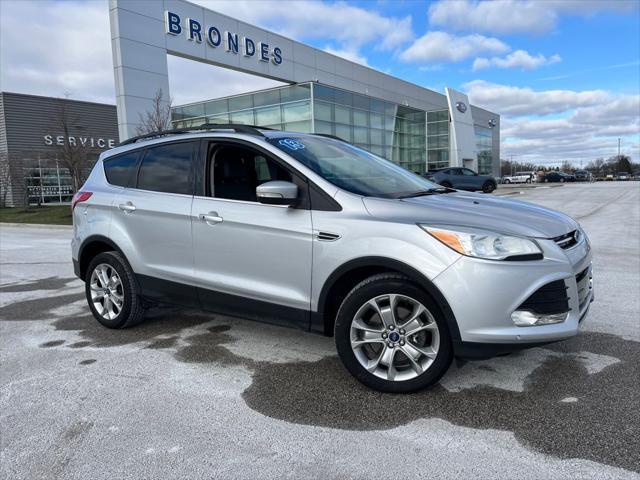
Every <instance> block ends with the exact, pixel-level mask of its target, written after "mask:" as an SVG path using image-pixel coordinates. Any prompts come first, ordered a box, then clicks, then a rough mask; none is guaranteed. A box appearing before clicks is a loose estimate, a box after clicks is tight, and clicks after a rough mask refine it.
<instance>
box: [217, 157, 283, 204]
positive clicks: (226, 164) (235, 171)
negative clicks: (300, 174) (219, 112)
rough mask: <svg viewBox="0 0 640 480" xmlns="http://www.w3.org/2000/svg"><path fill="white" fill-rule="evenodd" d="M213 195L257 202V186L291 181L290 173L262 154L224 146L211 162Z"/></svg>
mask: <svg viewBox="0 0 640 480" xmlns="http://www.w3.org/2000/svg"><path fill="white" fill-rule="evenodd" d="M210 166H211V167H210V168H211V171H210V178H211V193H212V196H214V197H216V198H228V199H231V200H245V201H248V202H256V201H257V198H256V187H257V186H258V185H261V184H263V183H264V182H269V181H271V180H286V181H288V182H291V181H292V177H291V173H289V172H288V171H287V170H285V169H284V168H282V167H281V166H280V165H278V164H277V163H276V162H274V161H273V160H271V159H269V158H267V157H265V156H264V155H262V154H261V153H260V152H257V151H255V150H252V149H250V148H246V147H240V146H238V147H236V146H222V147H219V148H218V149H217V150H215V151H214V153H213V157H212V159H211V161H210Z"/></svg>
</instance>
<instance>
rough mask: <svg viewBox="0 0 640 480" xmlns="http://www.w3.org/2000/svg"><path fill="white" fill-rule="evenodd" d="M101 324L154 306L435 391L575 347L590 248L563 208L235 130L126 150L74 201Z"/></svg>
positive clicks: (325, 140)
mask: <svg viewBox="0 0 640 480" xmlns="http://www.w3.org/2000/svg"><path fill="white" fill-rule="evenodd" d="M73 222H74V238H73V242H72V253H73V262H74V266H75V272H76V274H77V275H78V276H79V277H80V278H81V279H82V280H84V281H85V284H86V296H87V300H88V303H89V307H90V309H91V311H92V313H93V315H94V316H95V318H96V319H97V320H98V321H99V322H100V323H101V324H102V325H104V326H106V327H109V328H125V327H130V326H133V325H135V324H136V323H138V322H140V321H141V320H142V318H143V316H144V312H145V310H146V309H147V308H149V307H151V306H153V305H154V304H156V303H160V302H161V303H172V304H178V305H184V306H186V307H197V308H203V309H210V310H212V311H215V312H219V313H223V314H229V315H233V316H239V317H244V318H252V319H255V320H260V321H265V322H272V323H276V324H286V325H293V326H296V327H298V328H301V329H304V330H310V331H314V332H319V333H323V334H325V335H333V336H334V337H335V343H336V347H337V351H338V355H339V356H340V359H341V360H342V362H343V363H344V366H345V367H346V368H347V369H348V370H349V372H351V373H352V374H353V376H355V377H356V378H357V379H358V380H359V381H361V382H362V383H364V384H366V385H368V386H369V387H372V388H375V389H378V390H382V391H390V392H410V391H415V390H418V389H421V388H424V387H427V386H429V385H432V384H434V383H435V382H437V380H438V379H439V378H440V377H441V376H442V375H443V374H444V373H445V372H446V370H447V368H448V367H449V365H450V364H451V361H452V359H453V357H454V356H459V357H465V358H487V357H489V356H492V355H496V354H499V353H503V352H508V351H512V350H515V349H520V348H524V347H531V346H537V345H541V344H544V343H548V342H553V341H557V340H562V339H566V338H568V337H572V336H574V335H576V333H577V331H578V328H579V324H580V322H581V321H582V320H583V318H584V317H585V315H586V313H587V310H588V308H589V304H590V302H591V301H592V299H593V293H592V279H591V253H590V246H589V242H588V240H587V238H586V236H585V234H584V233H583V232H582V230H581V229H580V227H579V225H578V224H577V223H576V222H575V221H574V220H572V219H571V218H569V217H567V216H566V215H564V214H562V213H558V212H555V211H551V210H547V209H545V208H542V207H539V206H535V205H531V204H528V203H524V202H519V201H514V200H506V199H501V198H493V197H487V196H486V195H482V194H474V193H463V192H458V191H456V190H453V189H450V188H443V187H441V186H439V185H436V184H434V183H431V182H429V181H428V180H426V179H424V178H422V177H420V176H419V175H416V174H414V173H411V172H409V171H407V170H405V169H403V168H401V167H399V166H397V165H395V164H393V163H392V162H390V161H387V160H384V159H382V158H380V157H377V156H375V155H373V154H371V153H369V152H367V151H365V150H362V149H360V148H358V147H356V146H354V145H350V144H348V143H345V142H343V141H341V140H339V139H337V138H332V137H329V136H322V135H311V134H299V133H286V132H280V131H270V130H266V129H259V128H253V127H248V126H242V125H224V126H202V127H199V128H195V129H183V130H176V131H173V132H165V133H163V134H156V135H148V136H145V137H138V138H135V139H131V140H128V141H126V142H124V143H123V144H121V145H120V146H118V147H116V148H114V149H112V150H109V151H108V152H105V153H103V154H102V155H101V156H100V159H99V161H98V162H97V164H96V166H95V167H94V169H93V171H92V173H91V175H90V177H89V179H88V180H87V182H86V183H85V185H84V186H83V187H82V189H81V191H80V192H78V193H77V194H76V196H75V198H74V201H73Z"/></svg>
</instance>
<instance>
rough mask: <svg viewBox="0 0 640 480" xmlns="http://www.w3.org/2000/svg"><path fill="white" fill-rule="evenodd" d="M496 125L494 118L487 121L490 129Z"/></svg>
mask: <svg viewBox="0 0 640 480" xmlns="http://www.w3.org/2000/svg"><path fill="white" fill-rule="evenodd" d="M497 124H498V122H496V119H495V118H492V119H491V120H489V126H490V127H491V128H493V127H495V126H496V125H497Z"/></svg>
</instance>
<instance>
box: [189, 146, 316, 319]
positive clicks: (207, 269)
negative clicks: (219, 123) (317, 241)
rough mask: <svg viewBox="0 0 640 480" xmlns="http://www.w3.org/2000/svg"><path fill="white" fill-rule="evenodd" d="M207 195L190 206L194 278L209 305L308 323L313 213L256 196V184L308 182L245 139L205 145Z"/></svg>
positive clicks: (302, 185)
mask: <svg viewBox="0 0 640 480" xmlns="http://www.w3.org/2000/svg"><path fill="white" fill-rule="evenodd" d="M203 151H206V152H207V153H206V161H205V162H203V163H204V169H205V172H204V178H205V179H206V180H205V183H206V188H205V195H204V196H196V197H195V198H194V201H193V207H192V210H191V211H192V222H193V242H194V255H195V276H196V278H197V282H198V286H199V287H201V288H199V290H198V292H199V295H200V299H201V301H202V303H203V305H205V307H207V306H208V307H209V308H211V309H213V310H216V311H220V312H223V313H225V312H226V313H231V314H235V315H240V314H241V315H243V316H248V317H253V318H257V319H260V320H266V321H270V322H273V323H286V324H292V323H293V324H296V325H298V326H301V327H303V328H308V324H309V323H308V322H309V309H310V298H311V252H312V238H313V237H312V226H311V211H310V210H309V209H308V207H305V204H306V205H308V202H305V201H302V203H301V205H300V206H298V207H296V208H293V207H287V206H279V205H265V204H262V203H259V202H257V200H256V191H255V190H256V187H257V186H258V185H260V184H262V183H264V182H267V181H270V180H285V181H293V182H294V183H296V184H297V185H298V188H299V196H300V198H301V200H304V198H303V197H304V196H307V195H308V190H307V189H306V188H305V185H306V182H305V181H304V179H301V178H300V177H299V176H298V175H297V174H296V173H295V172H293V171H292V170H291V169H290V168H289V167H288V166H287V165H286V164H285V163H283V162H280V161H278V160H277V159H276V158H274V157H272V156H270V154H269V153H267V152H266V151H262V150H259V149H257V148H256V147H252V146H250V145H249V144H245V143H239V142H233V141H224V142H209V143H208V145H207V146H206V149H205V148H203Z"/></svg>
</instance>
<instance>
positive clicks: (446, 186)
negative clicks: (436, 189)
mask: <svg viewBox="0 0 640 480" xmlns="http://www.w3.org/2000/svg"><path fill="white" fill-rule="evenodd" d="M440 185H442V186H443V187H445V188H453V185H451V183H450V182H442V183H441V184H440Z"/></svg>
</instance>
